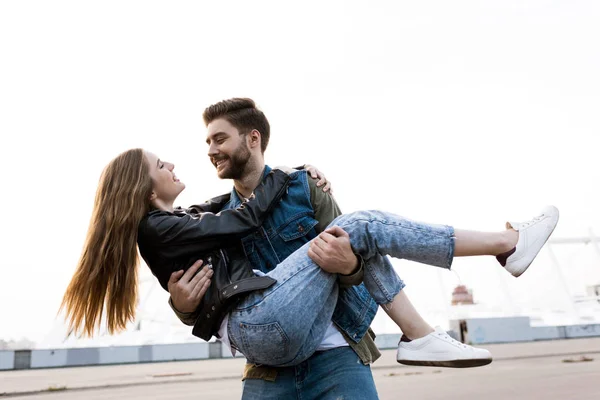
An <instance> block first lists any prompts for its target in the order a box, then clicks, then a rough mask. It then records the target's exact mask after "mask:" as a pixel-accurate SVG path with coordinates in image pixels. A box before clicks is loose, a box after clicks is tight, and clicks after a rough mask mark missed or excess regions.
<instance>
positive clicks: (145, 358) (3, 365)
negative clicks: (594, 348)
mask: <svg viewBox="0 0 600 400" xmlns="http://www.w3.org/2000/svg"><path fill="white" fill-rule="evenodd" d="M460 322H461V321H451V329H452V331H450V332H449V334H450V335H451V336H453V337H454V338H455V339H458V340H460V337H461V336H460V330H458V328H459V327H460ZM463 325H466V327H467V340H468V341H470V342H471V343H474V344H482V343H507V342H523V341H534V340H554V339H570V338H585V337H595V336H596V337H598V336H600V325H573V326H545V327H531V326H530V325H529V318H528V317H515V318H475V319H467V320H464V324H463ZM399 340H400V335H399V334H386V335H378V336H377V337H376V339H375V343H376V344H377V347H379V348H380V349H382V350H383V349H394V348H396V346H397V345H398V341H399ZM231 357H232V355H231V352H230V351H229V349H227V348H226V347H225V346H222V345H221V343H220V342H214V343H206V342H198V343H178V344H163V345H145V346H120V347H95V348H75V349H55V350H52V349H48V350H18V351H12V350H11V351H0V370H13V369H30V368H54V367H74V366H82V365H107V364H128V363H145V362H160V361H177V360H203V359H215V358H231ZM237 357H242V358H243V355H242V354H240V353H237V354H236V358H237Z"/></svg>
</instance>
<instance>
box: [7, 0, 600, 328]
mask: <svg viewBox="0 0 600 400" xmlns="http://www.w3.org/2000/svg"><path fill="white" fill-rule="evenodd" d="M598 21H600V5H599V4H598V3H597V2H595V1H592V0H590V1H573V0H569V1H567V0H564V1H522V0H521V1H517V0H501V1H500V0H497V1H485V2H482V1H442V0H439V1H419V2H415V1H369V2H366V1H365V2H358V1H327V2H325V1H304V2H296V3H294V5H291V4H290V3H289V2H283V1H269V2H266V1H252V2H248V1H223V2H216V1H214V2H211V3H207V2H197V1H180V2H157V1H102V2H84V1H53V2H47V1H22V0H21V1H2V2H0V135H1V136H0V137H1V139H0V149H1V150H2V161H3V166H4V168H3V171H4V180H3V185H2V195H1V196H0V206H1V208H2V209H3V210H4V216H3V220H2V223H1V225H0V226H1V227H2V229H1V230H0V246H1V252H0V254H1V259H0V338H3V339H11V338H12V339H19V338H21V337H28V338H30V339H33V340H41V339H42V338H44V336H45V335H46V334H47V332H48V331H49V330H50V329H51V327H52V326H53V325H54V324H55V314H56V311H57V308H58V305H59V303H60V300H61V297H62V294H63V292H64V289H65V288H66V285H67V284H68V282H69V280H70V277H71V275H72V273H73V270H74V268H75V264H76V262H77V259H78V257H79V254H80V251H81V246H82V244H83V240H84V237H85V233H86V229H87V224H88V221H89V217H90V211H91V208H92V203H93V198H94V193H95V189H96V184H97V181H98V178H99V176H100V172H101V170H102V168H103V166H104V165H105V164H106V163H107V162H108V161H109V160H110V159H111V158H112V157H114V156H115V155H116V154H118V153H119V152H121V151H123V150H125V149H128V148H130V147H144V148H147V149H149V150H151V151H153V152H155V153H157V154H158V155H159V156H160V157H161V158H163V159H166V160H170V161H172V162H174V163H175V164H176V172H177V175H178V177H180V178H181V179H182V180H183V181H185V182H186V184H187V187H188V188H187V190H186V191H185V192H184V194H183V195H182V196H181V197H180V204H183V205H187V204H190V203H193V202H199V201H203V200H205V199H207V198H209V197H212V196H213V195H217V194H221V193H224V192H226V191H228V190H229V189H230V186H231V183H230V182H227V181H219V180H218V179H217V177H216V174H215V172H214V169H213V168H212V166H211V165H210V163H209V162H208V158H207V157H206V151H207V148H206V145H205V143H204V134H205V130H204V126H203V124H202V120H201V114H202V111H203V109H204V108H205V107H206V106H207V105H209V104H211V103H213V102H216V101H218V100H221V99H224V98H229V97H233V96H248V97H252V98H254V99H255V100H256V101H257V103H258V104H259V106H260V107H261V108H262V109H263V110H264V111H265V112H266V114H267V116H268V117H269V119H270V122H271V126H272V138H271V142H270V147H269V150H268V151H267V153H266V157H267V162H268V163H269V164H271V165H279V164H287V165H290V166H294V165H298V164H301V163H304V162H309V163H312V164H315V165H317V166H318V167H319V168H321V169H322V170H323V171H325V172H326V174H327V176H328V177H329V178H330V179H331V180H332V181H333V183H334V187H335V192H336V198H337V199H338V201H339V203H340V205H341V206H342V208H343V209H344V211H352V210H358V209H384V210H387V211H392V212H395V213H398V214H402V215H405V216H408V217H411V218H415V219H421V220H425V221H430V222H437V223H446V224H453V225H456V226H458V227H462V228H472V229H481V230H495V229H502V228H503V224H504V222H505V221H506V219H507V218H508V219H516V220H519V219H524V218H529V217H530V216H532V215H533V214H535V213H537V211H538V210H539V208H540V207H541V206H542V205H544V204H547V203H553V204H556V205H557V206H558V207H559V208H560V209H561V213H562V214H561V218H562V219H561V222H560V224H559V227H558V229H557V231H556V236H580V235H586V234H587V233H588V229H589V228H593V229H595V230H596V232H597V233H600V211H598V204H600V191H599V190H598V186H597V185H598V182H599V178H600V170H599V168H598V161H597V160H598V145H597V141H598V140H597V136H598V134H599V132H600V119H599V115H598V110H600V74H599V71H600V47H599V46H598V40H599V38H600V24H599V23H598ZM537 264H539V265H537V268H536V269H535V270H534V269H532V271H531V272H528V274H526V275H524V276H523V277H522V278H520V279H519V280H518V281H514V280H512V279H510V277H507V276H505V275H507V274H504V275H503V274H498V273H497V271H496V270H494V268H493V267H492V266H493V263H490V262H488V261H486V262H483V261H481V260H478V261H471V260H469V261H464V260H460V261H459V262H456V263H455V269H456V270H457V271H458V273H459V274H460V277H461V279H462V281H463V282H464V283H466V284H468V285H469V286H470V287H472V288H474V290H475V295H476V299H477V300H478V301H481V302H484V303H488V304H492V305H498V306H499V307H503V305H505V304H506V300H505V298H504V297H503V296H504V294H503V292H499V290H498V287H499V282H504V283H506V285H507V286H509V287H510V290H511V291H513V292H512V293H513V294H514V298H515V299H516V301H517V302H518V303H519V304H520V305H523V306H528V305H531V304H532V303H535V304H538V303H539V304H543V303H544V302H545V301H546V300H548V299H551V298H553V297H554V295H555V294H556V292H557V290H558V289H557V285H559V284H560V282H558V280H559V277H557V275H556V273H553V272H552V271H553V270H552V269H551V268H547V266H546V265H544V262H542V261H541V260H540V262H538V263H537ZM545 268H547V269H545ZM594 268H595V269H596V270H597V269H598V267H597V263H596V265H594ZM534 271H535V272H534ZM399 272H400V273H401V276H402V277H404V278H405V280H406V281H407V283H408V284H409V287H408V290H409V292H408V294H409V295H410V296H411V297H412V298H413V299H414V301H415V303H416V304H417V306H418V307H419V308H420V309H422V310H424V311H427V310H428V309H433V308H436V307H437V308H439V305H440V301H439V298H440V290H441V289H440V282H439V280H438V279H437V275H436V271H434V270H431V269H430V268H421V267H416V266H413V265H408V264H402V263H400V267H399ZM566 274H567V275H570V274H571V272H570V271H566ZM586 274H587V273H586ZM597 278H600V277H598V276H597V275H596V278H594V279H597ZM444 279H445V285H446V287H445V290H447V291H449V290H451V288H452V286H453V285H455V284H456V283H457V278H456V275H454V274H448V275H446V277H445V278H444ZM599 280H600V279H599ZM585 282H586V280H585V279H581V274H580V276H579V278H577V283H574V284H573V287H572V291H573V292H574V293H578V292H582V291H583V290H584V287H583V286H584V283H585ZM500 286H501V285H500ZM534 288H535V290H534ZM534 293H535V294H534ZM447 295H448V293H446V294H444V295H443V296H447ZM536 302H537V303H536ZM164 306H165V307H166V304H165V305H164Z"/></svg>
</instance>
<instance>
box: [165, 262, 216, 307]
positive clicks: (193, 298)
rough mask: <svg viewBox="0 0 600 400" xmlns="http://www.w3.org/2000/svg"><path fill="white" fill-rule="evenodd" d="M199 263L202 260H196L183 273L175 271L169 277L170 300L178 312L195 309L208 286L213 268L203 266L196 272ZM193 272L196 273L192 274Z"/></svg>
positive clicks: (200, 263)
mask: <svg viewBox="0 0 600 400" xmlns="http://www.w3.org/2000/svg"><path fill="white" fill-rule="evenodd" d="M201 265H202V260H198V261H196V262H195V263H194V264H192V266H191V267H190V268H189V269H188V270H187V271H186V272H185V273H183V270H179V271H175V272H173V273H172V274H171V277H170V278H169V283H168V284H167V286H168V288H169V293H170V294H171V302H172V303H173V307H175V308H176V309H177V311H179V312H182V313H192V312H194V311H196V308H198V305H199V304H200V302H201V301H202V297H204V294H205V293H206V290H207V289H208V287H209V286H210V278H211V277H212V275H213V270H212V269H211V268H203V269H202V270H201V271H200V272H198V273H197V274H196V272H197V271H198V269H199V268H200V266H201ZM194 274H196V275H195V276H194Z"/></svg>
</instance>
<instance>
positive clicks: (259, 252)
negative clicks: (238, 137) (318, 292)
mask: <svg viewBox="0 0 600 400" xmlns="http://www.w3.org/2000/svg"><path fill="white" fill-rule="evenodd" d="M269 171H271V168H270V167H269V166H267V167H266V168H265V172H264V176H266V174H268V173H269ZM291 177H292V179H291V181H290V185H289V187H288V192H287V194H285V195H284V196H283V198H282V199H281V201H280V202H279V204H278V205H277V207H276V208H275V209H274V210H273V212H272V213H271V214H270V215H269V216H268V217H267V219H266V220H265V222H264V223H263V225H262V227H261V228H260V229H259V230H258V231H256V232H255V233H253V234H250V235H248V236H246V237H244V238H243V239H242V243H243V246H244V250H245V252H246V255H247V257H248V260H250V263H251V264H252V267H253V268H254V269H257V270H260V271H262V272H264V273H266V272H269V271H271V270H272V269H273V268H275V267H276V266H277V264H279V263H280V262H281V261H283V260H285V259H286V258H287V257H288V256H290V255H291V254H292V253H293V252H294V251H296V250H298V249H299V248H300V247H302V246H303V245H304V244H306V243H308V242H309V241H311V240H312V239H314V238H315V237H316V236H317V232H316V230H315V226H316V225H317V220H316V219H315V213H314V210H313V207H312V204H311V201H310V188H309V186H308V176H307V173H306V171H298V172H294V173H293V174H292V175H291ZM240 204H241V200H240V198H239V196H238V194H237V192H236V191H235V189H233V190H232V191H231V198H230V200H229V202H228V203H226V204H225V206H224V207H223V209H228V208H236V207H238V206H239V205H240ZM376 312H377V304H376V303H375V301H374V300H373V298H372V297H371V295H370V294H369V292H368V291H367V289H366V288H365V287H364V285H363V284H361V285H360V286H353V287H350V288H347V289H340V293H339V298H338V303H337V306H336V308H335V311H334V313H333V318H332V319H333V322H335V324H336V325H337V326H338V327H339V328H340V329H341V330H342V331H344V332H345V333H346V334H347V335H348V336H349V337H350V338H351V339H352V340H354V341H355V342H359V341H360V340H361V339H362V337H363V336H364V335H365V333H366V332H367V330H368V328H369V326H370V325H371V322H373V318H375V313H376Z"/></svg>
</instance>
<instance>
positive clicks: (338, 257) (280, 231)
mask: <svg viewBox="0 0 600 400" xmlns="http://www.w3.org/2000/svg"><path fill="white" fill-rule="evenodd" d="M203 117H204V122H205V124H206V126H207V138H206V142H207V144H208V146H209V151H208V156H209V157H210V159H211V162H212V164H213V165H214V166H215V168H216V169H217V175H218V176H219V178H221V179H233V181H234V189H233V190H232V192H231V194H230V198H229V201H228V202H227V203H226V205H225V206H224V208H234V207H237V206H239V205H240V204H241V203H242V202H243V201H244V200H245V199H247V198H249V197H250V196H251V195H252V192H253V191H254V189H255V188H256V186H258V185H259V183H260V182H261V181H262V179H263V177H264V176H265V175H266V174H267V173H268V172H269V171H270V168H269V167H268V166H266V165H265V162H264V152H265V150H266V148H267V145H268V142H269V137H270V127H269V123H268V120H267V119H266V117H265V116H264V114H263V113H262V111H260V110H259V109H258V108H256V106H255V104H254V102H253V101H252V100H251V99H230V100H225V101H222V102H219V103H216V104H214V105H212V106H210V107H208V108H207V109H206V110H205V111H204V114H203ZM292 177H293V179H292V180H291V183H290V186H289V189H288V193H287V194H286V196H285V197H284V198H283V199H282V201H281V202H280V203H279V204H278V206H277V207H276V208H275V209H274V210H273V212H272V213H271V214H270V215H269V217H267V219H266V221H265V222H264V224H263V226H262V227H261V229H260V230H259V231H257V232H255V233H253V234H251V235H249V236H247V237H245V238H243V239H242V243H243V245H244V250H245V252H246V255H247V257H248V259H249V260H250V262H251V264H252V267H253V268H254V269H256V270H261V271H262V272H268V271H270V270H272V269H273V268H275V267H276V266H277V264H278V263H280V262H281V261H282V260H284V259H285V258H287V257H288V256H289V255H290V254H292V253H293V252H294V251H295V250H297V249H299V248H300V247H302V246H303V245H304V244H306V243H307V242H309V241H311V248H310V250H309V255H310V256H311V258H313V260H314V261H315V262H317V264H318V265H319V266H320V267H321V268H323V269H324V270H326V271H328V272H331V273H337V274H339V280H340V286H341V287H342V288H343V289H341V290H340V293H339V299H338V305H337V307H336V310H335V312H334V316H333V318H332V319H333V321H332V322H331V323H330V326H329V329H328V330H327V333H326V335H325V337H324V338H323V341H322V343H321V346H320V347H319V349H318V351H317V352H316V353H315V354H314V355H313V356H312V357H311V358H310V359H309V360H307V361H305V362H303V363H301V364H299V365H297V366H295V367H288V368H272V367H266V366H256V365H252V364H247V366H246V369H245V371H244V376H243V380H244V390H243V398H244V399H267V398H273V399H293V398H303V399H328V398H335V399H337V398H353V399H375V398H377V391H376V389H375V384H374V381H373V376H372V374H371V369H370V367H369V365H370V363H372V362H374V361H375V360H376V359H377V358H379V356H380V353H379V351H378V350H377V348H376V346H375V343H374V334H373V333H372V331H371V330H370V329H369V326H370V324H371V322H372V321H373V318H374V317H375V313H376V311H377V305H376V303H375V302H374V300H373V299H372V298H371V297H370V295H369V294H368V292H367V290H366V289H365V288H364V285H362V284H361V281H362V274H363V268H362V262H363V261H362V260H361V259H360V258H359V257H357V256H356V255H355V254H354V253H353V252H352V249H351V247H350V245H349V243H348V241H345V240H343V238H341V237H336V236H333V235H331V234H330V233H327V232H323V230H324V229H325V227H327V225H329V223H330V222H331V221H333V219H335V217H337V216H338V215H340V214H341V212H340V209H339V207H338V205H337V204H336V202H335V200H334V199H333V197H332V196H330V195H329V194H328V193H326V192H325V191H323V190H321V188H320V187H318V184H319V183H322V181H319V183H317V182H316V181H315V180H314V179H310V178H308V176H307V173H306V172H305V171H298V172H295V173H293V174H292ZM325 189H326V188H325ZM317 235H319V240H313V239H315V238H316V237H317ZM369 262H380V263H389V260H388V259H387V258H385V257H380V258H379V259H376V260H370V261H369ZM198 268H199V264H195V265H194V267H193V268H190V270H188V271H187V272H186V273H185V274H183V272H178V273H174V274H173V276H172V277H171V281H170V282H169V292H170V294H171V304H172V307H173V308H174V310H175V312H176V313H177V315H178V317H179V318H180V319H181V320H182V321H183V322H184V323H186V324H188V325H193V324H194V322H195V320H196V315H195V314H194V310H196V307H197V306H198V304H199V303H200V300H201V298H202V295H203V294H204V291H205V290H206V287H207V286H208V285H209V279H208V277H207V275H206V274H205V273H204V271H205V270H206V269H203V270H202V271H201V272H200V273H198V274H197V275H196V276H195V277H194V273H195V272H196V271H197V269H198ZM402 288H403V285H402V287H399V288H397V293H399V296H397V297H396V298H395V300H394V303H393V307H400V309H401V310H402V315H403V320H402V321H397V322H399V324H400V327H401V329H402V331H403V333H404V335H405V336H407V337H408V338H411V339H417V340H413V341H412V342H411V341H410V340H409V339H408V338H405V339H403V342H401V343H400V345H399V352H398V359H399V360H400V359H404V360H408V359H410V360H409V361H411V362H413V363H414V362H415V361H418V360H420V359H423V358H422V357H423V354H426V353H427V352H440V351H446V352H448V357H449V359H453V358H452V357H454V358H456V353H457V352H461V351H463V350H462V349H459V348H458V346H456V344H455V343H452V342H448V341H446V342H444V340H445V339H444V340H440V339H439V338H437V339H436V338H433V337H432V335H433V334H434V330H433V328H432V327H431V326H429V325H428V324H427V323H426V322H425V321H424V320H423V319H422V318H421V316H420V315H419V314H418V313H417V311H416V310H415V309H414V307H413V306H412V305H411V303H410V301H409V300H408V298H407V297H406V295H404V292H401V290H402ZM394 295H396V293H392V296H394ZM439 342H440V343H439ZM411 346H412V347H411ZM440 346H441V348H440ZM407 351H408V352H409V353H410V355H409V356H407V355H406V354H407V353H406V352H407ZM462 357H463V358H464V357H465V356H464V355H462Z"/></svg>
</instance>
